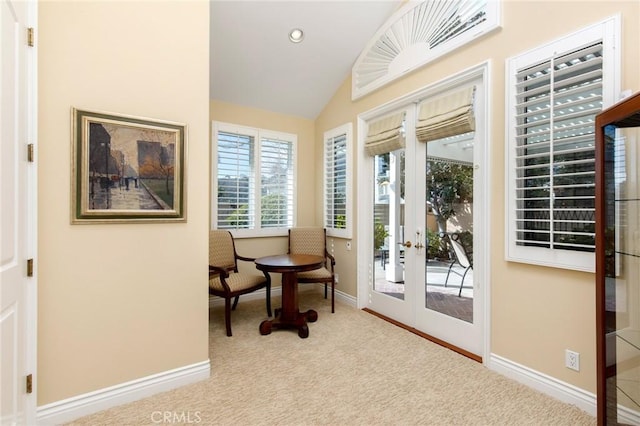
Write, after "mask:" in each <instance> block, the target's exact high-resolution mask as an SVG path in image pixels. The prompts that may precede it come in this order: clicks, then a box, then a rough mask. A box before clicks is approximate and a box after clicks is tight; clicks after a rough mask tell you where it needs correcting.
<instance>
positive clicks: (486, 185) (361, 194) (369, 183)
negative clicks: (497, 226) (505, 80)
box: [355, 61, 492, 362]
mask: <svg viewBox="0 0 640 426" xmlns="http://www.w3.org/2000/svg"><path fill="white" fill-rule="evenodd" d="M478 78H481V79H482V81H483V84H484V87H485V96H484V99H483V100H482V105H481V108H484V115H485V117H486V119H485V123H483V125H482V126H480V128H479V129H478V130H477V131H479V132H482V136H481V137H482V140H484V141H486V144H485V147H484V148H485V149H484V150H483V151H482V153H481V155H480V158H478V159H477V160H474V167H476V166H478V165H479V167H482V168H483V170H484V171H485V172H484V173H482V174H481V175H482V176H481V178H480V181H479V182H477V185H481V186H482V188H483V189H484V193H483V197H482V199H481V200H479V205H478V209H477V210H478V211H479V212H482V215H481V217H480V218H478V221H477V222H476V223H477V224H478V226H479V227H480V228H482V231H483V232H482V238H479V241H478V242H477V243H475V245H476V247H477V248H478V250H479V251H480V253H478V256H477V259H476V256H474V262H477V263H476V264H477V265H481V267H478V268H477V271H478V272H476V270H474V286H476V288H474V292H480V293H481V298H482V299H481V300H482V301H483V302H484V303H483V309H482V315H481V318H480V321H481V327H482V328H481V332H482V342H483V343H482V348H481V350H480V352H481V353H480V354H478V355H480V356H481V357H482V359H483V362H486V361H484V360H487V359H488V357H487V355H488V354H490V353H491V350H490V342H491V338H490V337H491V336H490V329H491V327H490V324H491V321H490V318H491V315H490V312H491V305H490V300H491V299H490V297H489V296H490V293H491V292H490V290H491V283H490V281H489V277H490V276H491V274H490V266H491V261H490V255H489V254H490V249H491V239H492V233H491V215H490V211H491V210H490V206H491V202H490V200H491V198H492V193H491V192H492V191H491V189H492V188H491V184H490V183H491V170H492V168H491V152H492V149H491V148H492V146H491V143H490V140H491V139H490V135H491V109H490V105H491V98H492V96H491V90H490V88H491V87H492V85H491V61H485V62H482V63H480V64H478V65H475V66H473V67H470V68H468V69H466V70H463V71H461V72H459V73H457V74H454V75H452V76H449V77H447V78H445V79H442V80H439V81H437V82H434V83H432V84H430V85H427V86H425V87H423V88H420V89H418V90H416V91H414V92H411V93H409V94H407V95H404V96H401V97H400V98H397V99H394V100H392V101H389V102H387V103H385V104H383V105H380V106H378V107H375V108H373V109H371V110H369V111H366V112H363V113H361V114H358V117H357V129H358V133H357V134H358V140H357V144H356V153H355V157H356V159H357V162H358V175H357V188H358V195H357V203H358V204H357V205H358V206H359V209H362V210H363V211H367V212H369V211H372V209H373V205H372V202H373V164H372V161H369V160H370V159H369V157H367V156H366V155H365V152H364V143H365V139H366V129H367V121H368V120H371V119H372V118H375V117H378V116H382V115H384V114H388V113H390V112H392V111H395V110H399V109H401V108H403V106H406V105H407V104H409V103H419V102H420V101H421V100H423V99H425V98H428V97H431V96H434V95H436V94H438V93H441V92H443V91H446V90H450V89H453V88H455V87H456V86H459V85H461V84H464V83H465V82H468V81H472V80H475V79H478ZM474 203H476V201H475V200H474ZM372 229H373V215H370V214H365V215H358V223H357V247H358V253H357V306H358V308H359V309H362V308H365V307H367V305H368V301H369V298H370V294H369V292H370V291H373V286H372V275H373V271H372V268H373V264H372V262H373V260H372V259H371V256H370V254H371V253H372V252H373V237H372V231H371V230H372ZM476 282H477V284H476ZM413 315H414V323H415V313H414V314H413ZM407 325H409V327H410V328H411V327H412V326H411V325H410V324H407Z"/></svg>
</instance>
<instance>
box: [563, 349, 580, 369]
mask: <svg viewBox="0 0 640 426" xmlns="http://www.w3.org/2000/svg"><path fill="white" fill-rule="evenodd" d="M564 365H565V366H566V367H567V368H570V369H572V370H576V371H580V354H579V353H578V352H574V351H570V350H569V349H567V350H565V353H564Z"/></svg>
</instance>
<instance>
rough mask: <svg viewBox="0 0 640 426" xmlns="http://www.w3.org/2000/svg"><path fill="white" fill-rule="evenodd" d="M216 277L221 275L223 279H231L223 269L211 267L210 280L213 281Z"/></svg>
mask: <svg viewBox="0 0 640 426" xmlns="http://www.w3.org/2000/svg"><path fill="white" fill-rule="evenodd" d="M214 275H220V276H221V277H223V278H229V273H228V272H227V271H226V270H224V269H223V268H219V267H217V266H213V265H209V279H211V277H212V276H214Z"/></svg>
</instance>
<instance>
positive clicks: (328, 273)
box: [289, 228, 336, 313]
mask: <svg viewBox="0 0 640 426" xmlns="http://www.w3.org/2000/svg"><path fill="white" fill-rule="evenodd" d="M289 253H290V254H313V255H316V256H322V257H324V259H325V263H324V266H323V267H322V268H320V269H314V270H313V271H308V272H300V273H298V282H299V283H324V298H325V299H326V298H327V286H328V285H329V283H331V313H334V312H335V288H336V279H335V272H334V266H335V264H336V260H335V259H334V257H333V256H332V255H331V254H329V252H328V251H327V231H326V229H324V228H292V229H290V230H289Z"/></svg>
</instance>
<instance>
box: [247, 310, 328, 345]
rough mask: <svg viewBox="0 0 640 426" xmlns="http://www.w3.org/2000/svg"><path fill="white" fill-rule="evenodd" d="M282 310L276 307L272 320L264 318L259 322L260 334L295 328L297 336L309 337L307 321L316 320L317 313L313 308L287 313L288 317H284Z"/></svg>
mask: <svg viewBox="0 0 640 426" xmlns="http://www.w3.org/2000/svg"><path fill="white" fill-rule="evenodd" d="M279 314H284V312H281V309H276V318H275V319H273V320H264V321H262V322H261V323H260V334H262V335H263V336H265V335H267V334H271V330H274V329H275V330H280V329H297V330H298V336H300V337H301V338H303V339H305V338H307V337H309V327H308V326H307V322H316V321H317V320H318V313H317V312H316V311H314V310H313V309H310V310H308V311H307V312H297V311H296V312H295V315H292V316H291V315H287V316H289V318H285V315H280V316H278V315H279Z"/></svg>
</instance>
